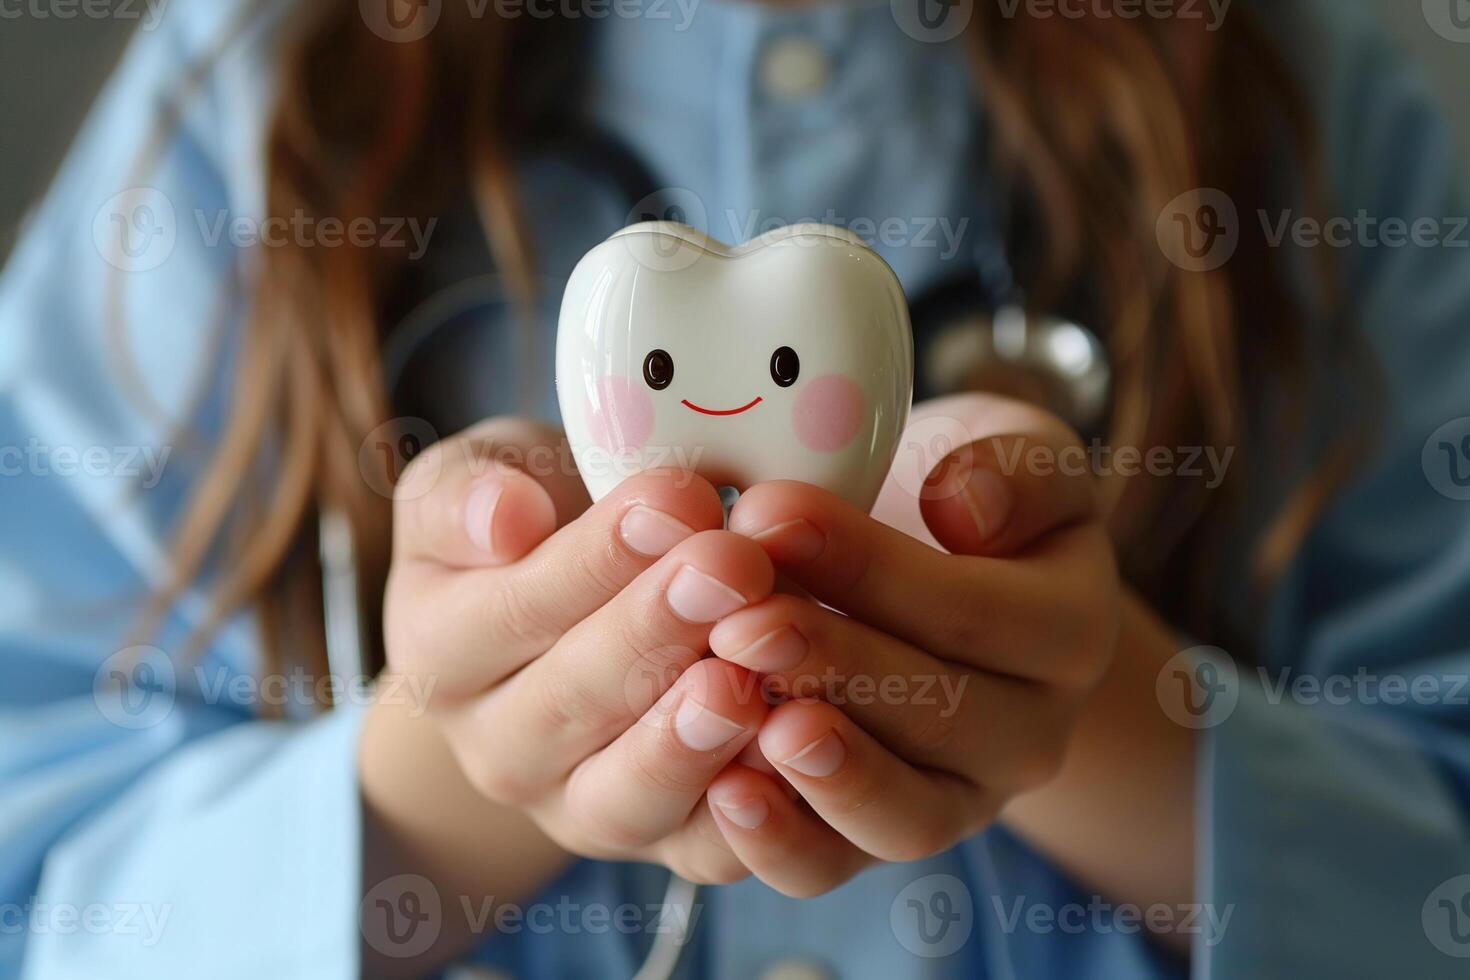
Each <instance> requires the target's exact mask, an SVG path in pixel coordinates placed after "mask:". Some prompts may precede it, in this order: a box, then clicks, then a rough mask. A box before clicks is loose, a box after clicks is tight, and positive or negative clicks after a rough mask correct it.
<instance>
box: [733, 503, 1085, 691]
mask: <svg viewBox="0 0 1470 980" xmlns="http://www.w3.org/2000/svg"><path fill="white" fill-rule="evenodd" d="M730 529H731V530H732V531H736V532H738V533H741V534H746V535H749V536H750V537H751V538H752V539H753V540H755V541H757V542H759V543H760V544H761V546H762V547H763V548H765V549H766V553H767V554H769V555H770V556H771V558H772V560H773V561H775V562H776V563H777V565H778V566H779V567H780V569H781V571H782V572H783V573H784V574H785V575H787V576H789V577H790V578H792V579H793V580H795V581H796V582H797V583H798V584H799V585H801V586H802V587H804V588H805V589H807V590H808V591H809V592H810V593H811V594H812V595H813V596H815V597H816V598H817V599H818V600H820V601H821V602H823V603H825V604H827V605H829V606H832V607H834V608H836V609H840V610H842V611H843V612H845V613H848V614H849V615H852V616H854V617H856V618H858V619H861V620H862V621H864V622H866V623H868V624H869V625H870V626H873V627H875V628H877V629H878V630H880V631H882V632H884V633H888V634H890V635H892V636H896V637H898V638H900V639H903V640H905V641H907V642H908V643H910V644H912V645H913V646H915V647H918V648H920V649H922V650H927V651H929V652H930V653H931V654H933V655H934V656H936V657H939V658H940V659H943V660H950V661H954V662H957V663H964V664H969V665H970V666H974V667H980V668H983V669H986V670H992V671H995V672H998V673H1003V674H1011V675H1014V676H1018V677H1025V678H1030V679H1035V680H1044V681H1047V682H1049V683H1056V684H1063V685H1074V684H1075V685H1079V686H1086V685H1088V684H1090V683H1092V681H1093V680H1094V679H1095V676H1096V674H1097V673H1098V671H1099V669H1100V665H1098V664H1095V663H1092V662H1091V659H1089V658H1087V657H1082V656H1080V655H1078V651H1082V652H1086V651H1087V650H1089V649H1091V648H1092V647H1094V646H1097V643H1096V641H1097V636H1098V635H1100V633H1101V631H1103V630H1106V629H1108V628H1110V624H1109V623H1108V622H1103V621H1102V620H1103V618H1104V617H1103V616H1102V615H1101V614H1099V615H1098V616H1097V618H1098V622H1093V621H1092V620H1091V618H1089V617H1091V616H1092V615H1093V614H1094V612H1095V610H1093V609H1092V608H1091V605H1089V604H1081V603H1079V604H1075V605H1076V608H1075V609H1074V608H1072V606H1070V605H1068V606H1065V607H1064V608H1062V609H1060V610H1059V603H1057V602H1056V600H1055V597H1056V596H1057V595H1067V594H1086V593H1087V592H1088V590H1094V589H1098V588H1100V587H1102V585H1103V584H1104V583H1100V582H1099V581H1098V579H1097V576H1098V575H1099V574H1112V559H1111V549H1110V545H1109V543H1108V541H1107V538H1106V535H1105V533H1104V532H1103V531H1102V530H1101V528H1100V527H1099V526H1098V525H1096V524H1090V523H1089V524H1081V525H1077V526H1075V527H1072V528H1069V529H1066V530H1061V531H1058V532H1055V533H1054V534H1053V535H1051V536H1049V537H1048V539H1047V540H1046V541H1045V542H1043V543H1040V544H1038V545H1036V546H1035V547H1034V548H1033V550H1032V553H1031V554H1030V555H1028V556H1027V557H1026V558H1025V559H1024V560H1017V559H996V558H984V557H970V556H964V555H947V554H944V553H943V552H941V551H937V550H936V549H934V548H931V547H929V546H928V545H926V544H923V543H922V542H920V541H917V540H915V539H914V538H912V537H909V536H908V535H907V534H904V533H903V532H901V531H899V530H896V529H895V528H892V527H889V526H888V525H886V524H883V523H881V522H879V521H876V520H874V519H873V518H871V517H869V516H868V515H866V514H864V513H862V512H861V511H859V510H857V509H856V508H854V507H853V506H852V505H850V504H848V503H846V502H845V501H843V500H841V499H840V498H838V497H837V496H836V495H834V494H831V493H829V492H827V491H826V490H823V489H821V488H819V487H814V486H811V485H809V484H805V483H794V482H788V481H780V482H771V483H763V484H758V485H757V486H754V487H751V488H750V489H749V490H747V491H746V492H745V493H744V494H742V495H741V497H740V500H739V501H737V502H736V504H735V507H734V509H733V510H732V511H731V514H730ZM1100 569H1101V570H1102V571H1101V572H1099V570H1100ZM1096 605H1098V606H1102V605H1103V604H1100V603H1099V604H1096ZM1104 611H1105V610H1104ZM1038 651H1041V654H1042V655H1038Z"/></svg>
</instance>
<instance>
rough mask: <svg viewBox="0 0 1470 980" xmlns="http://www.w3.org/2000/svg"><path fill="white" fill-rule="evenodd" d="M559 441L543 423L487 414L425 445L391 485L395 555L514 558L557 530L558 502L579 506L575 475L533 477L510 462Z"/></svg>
mask: <svg viewBox="0 0 1470 980" xmlns="http://www.w3.org/2000/svg"><path fill="white" fill-rule="evenodd" d="M564 443H565V437H564V436H562V434H561V433H560V432H559V431H557V430H554V429H551V428H549V427H547V426H541V425H537V424H534V423H529V422H525V421H522V420H518V419H493V420H490V421H488V422H483V423H481V424H480V425H477V426H474V427H473V428H470V429H467V430H465V431H464V432H462V433H460V434H459V435H456V436H451V437H449V438H447V439H443V440H440V441H439V442H437V443H435V444H434V445H432V446H430V447H428V448H427V449H425V450H424V451H423V452H422V453H420V454H419V455H418V456H416V457H414V459H413V461H412V462H411V463H410V464H409V466H408V469H407V470H405V471H404V474H403V477H402V479H400V480H399V481H398V483H397V484H396V485H395V487H394V495H393V511H394V512H393V537H394V545H393V548H394V555H395V557H396V558H399V559H409V560H420V561H431V562H437V563H439V564H442V565H446V566H450V567H453V568H476V567H482V566H494V565H504V564H506V563H508V562H512V561H515V560H516V559H518V558H520V557H521V556H522V555H524V554H525V553H526V552H528V551H530V550H531V549H532V548H533V547H535V546H536V545H537V544H539V543H540V542H541V541H542V540H544V539H545V538H546V536H547V535H549V534H551V532H552V531H554V530H556V526H557V511H558V503H559V502H560V504H561V506H562V507H563V508H565V509H567V510H570V509H571V508H574V507H575V508H577V510H578V511H580V509H581V508H583V507H585V506H586V491H585V490H582V491H581V492H580V499H579V496H578V493H577V492H576V491H577V489H578V488H577V486H576V484H577V483H578V482H579V481H576V479H575V475H574V474H573V475H572V476H571V477H566V476H564V475H561V474H559V473H557V472H556V471H554V470H553V471H551V472H548V473H547V474H545V475H544V476H543V477H541V478H540V479H538V478H536V477H534V476H532V475H530V474H528V473H527V472H526V471H525V470H524V469H522V468H520V467H519V466H517V465H515V461H524V460H525V458H526V454H527V453H529V452H530V451H531V450H532V449H533V448H534V447H536V446H546V447H548V448H549V447H552V446H556V445H560V444H564ZM558 498H559V499H558Z"/></svg>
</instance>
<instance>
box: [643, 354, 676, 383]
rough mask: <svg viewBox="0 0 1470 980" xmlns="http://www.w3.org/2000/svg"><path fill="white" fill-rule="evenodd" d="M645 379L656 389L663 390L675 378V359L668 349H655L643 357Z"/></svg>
mask: <svg viewBox="0 0 1470 980" xmlns="http://www.w3.org/2000/svg"><path fill="white" fill-rule="evenodd" d="M643 380H644V381H646V382H648V387H650V388H652V389H653V390H654V391H663V390H664V389H665V388H667V387H668V386H669V384H670V383H671V382H673V380H674V359H673V358H672V357H670V356H669V352H668V351H666V350H653V351H649V352H648V356H647V357H645V358H644V359H643Z"/></svg>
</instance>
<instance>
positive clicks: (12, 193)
mask: <svg viewBox="0 0 1470 980" xmlns="http://www.w3.org/2000/svg"><path fill="white" fill-rule="evenodd" d="M1275 2H1279V3H1286V2H1291V0H1275ZM1337 2H1340V3H1366V4H1368V5H1369V6H1371V7H1375V8H1377V9H1378V11H1379V15H1380V16H1381V17H1382V18H1383V21H1384V24H1385V26H1386V28H1387V29H1388V30H1389V31H1390V33H1391V34H1392V35H1393V36H1394V37H1396V38H1397V39H1398V40H1399V42H1400V43H1401V45H1402V46H1403V47H1404V48H1405V50H1407V51H1408V52H1409V53H1410V54H1411V55H1412V57H1413V59H1414V60H1415V61H1416V62H1417V63H1419V64H1420V65H1421V66H1422V68H1423V70H1424V71H1425V73H1426V74H1427V75H1428V76H1429V77H1430V78H1431V79H1432V80H1433V81H1434V83H1435V84H1436V86H1437V87H1438V89H1439V90H1440V91H1441V92H1443V93H1445V95H1444V97H1443V103H1444V107H1445V110H1446V112H1447V113H1449V115H1450V116H1451V117H1452V118H1453V119H1454V120H1455V123H1456V124H1457V126H1458V127H1459V131H1460V135H1461V145H1462V146H1467V147H1470V98H1466V93H1467V92H1470V44H1460V43H1455V42H1452V41H1449V40H1446V39H1445V38H1444V37H1442V36H1441V35H1439V34H1437V33H1435V31H1434V30H1433V29H1432V28H1431V27H1430V25H1429V22H1428V20H1427V19H1426V13H1425V6H1426V2H1427V3H1437V2H1444V3H1462V4H1466V5H1467V6H1470V0H1424V2H1421V0H1337ZM127 8H132V10H134V11H141V9H142V8H143V4H142V3H140V2H135V3H132V4H113V5H112V9H115V10H118V11H122V10H124V9H127ZM26 10H27V7H26V6H25V5H23V4H12V5H8V6H4V7H0V92H3V93H5V94H4V95H3V96H0V160H4V161H5V164H4V181H3V182H0V258H3V257H4V255H5V254H6V253H7V252H8V251H9V249H10V246H11V244H12V243H13V242H14V240H15V235H16V233H17V231H18V229H19V226H20V223H21V221H22V219H23V216H24V214H25V211H26V209H27V208H28V207H29V206H30V205H31V204H33V203H34V201H35V199H36V197H37V195H39V194H40V193H42V192H43V191H44V190H45V187H46V184H47V183H48V181H49V180H50V178H51V175H52V173H53V172H54V171H55V169H56V166H57V165H58V163H60V161H61V158H62V156H63V154H64V153H65V152H66V148H67V145H68V144H69V143H70V141H71V138H72V136H73V135H74V134H75V131H76V128H77V126H78V125H80V123H81V120H82V117H83V115H84V114H85V112H86V110H87V107H88V106H89V105H90V103H91V101H92V99H93V98H94V97H95V96H96V93H97V89H98V88H99V87H100V86H101V85H102V83H103V81H104V80H105V79H106V78H107V75H108V73H109V72H110V71H111V70H112V68H113V66H114V65H115V64H116V63H117V58H118V55H119V54H120V53H121V51H122V48H123V45H124V44H126V43H127V39H128V35H129V34H130V33H131V32H132V31H133V30H134V29H135V27H136V25H137V23H138V21H137V19H136V18H137V14H136V13H134V14H132V15H131V16H130V17H127V18H124V17H122V16H116V17H108V18H103V19H88V18H86V17H75V18H73V19H68V20H62V19H59V18H57V17H50V18H39V17H35V16H32V15H30V14H28V13H26Z"/></svg>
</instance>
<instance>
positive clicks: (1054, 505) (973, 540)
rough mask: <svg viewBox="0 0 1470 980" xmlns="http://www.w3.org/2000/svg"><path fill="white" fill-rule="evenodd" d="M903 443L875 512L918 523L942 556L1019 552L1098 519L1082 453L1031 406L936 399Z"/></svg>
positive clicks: (1058, 425)
mask: <svg viewBox="0 0 1470 980" xmlns="http://www.w3.org/2000/svg"><path fill="white" fill-rule="evenodd" d="M904 439H905V440H906V441H905V442H902V443H901V444H902V445H903V446H904V447H905V448H911V449H913V450H916V451H910V452H904V451H902V450H901V451H900V453H899V455H898V458H897V459H896V460H895V461H894V469H893V473H892V475H891V477H890V479H889V480H888V482H887V483H886V484H885V486H884V490H883V494H882V495H881V496H880V498H879V501H878V504H877V506H876V507H875V509H874V513H875V515H876V516H879V517H880V518H881V519H882V520H884V521H887V522H889V523H894V524H895V526H898V527H904V528H905V529H908V528H909V527H911V526H912V525H914V524H916V523H918V521H914V520H912V517H911V516H910V515H912V516H913V517H918V518H919V520H920V521H922V525H923V526H924V527H925V528H926V529H927V530H928V531H929V532H930V533H931V534H932V535H933V536H934V538H935V539H936V541H937V542H938V543H939V545H940V546H941V547H943V548H944V549H945V550H947V551H950V552H953V553H955V554H965V555H987V556H991V557H1002V556H1009V555H1015V554H1019V553H1021V552H1023V551H1025V550H1026V549H1027V548H1029V547H1030V546H1031V545H1032V544H1034V543H1035V542H1037V541H1038V540H1040V539H1041V538H1043V537H1044V536H1045V535H1047V534H1048V533H1050V532H1052V531H1054V530H1056V529H1058V528H1063V527H1067V526H1070V525H1071V524H1074V523H1076V522H1078V521H1083V520H1088V519H1090V518H1093V517H1095V516H1096V515H1097V513H1098V501H1097V490H1096V486H1095V480H1094V478H1093V476H1092V472H1091V469H1090V468H1089V467H1088V465H1087V456H1086V451H1085V449H1084V447H1083V446H1082V444H1081V442H1080V441H1079V440H1078V438H1077V436H1076V435H1075V434H1074V433H1073V432H1072V430H1071V429H1069V428H1068V427H1067V425H1066V424H1065V423H1063V422H1062V421H1061V420H1060V419H1058V418H1056V416H1054V415H1051V414H1050V413H1048V412H1045V411H1042V410H1041V409H1039V408H1036V407H1034V406H1031V405H1027V404H1025V403H1022V402H1017V401H1013V400H1010V399H1004V398H998V397H994V396H984V395H966V396H962V397H958V398H952V399H944V400H942V401H938V402H933V403H930V404H929V405H927V406H925V408H924V410H923V411H922V412H917V413H915V416H914V418H913V419H911V420H910V423H909V427H908V429H907V430H906V432H905V436H904ZM950 447H958V448H957V449H953V450H952V451H951V448H950ZM915 511H917V514H914V512H915Z"/></svg>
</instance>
